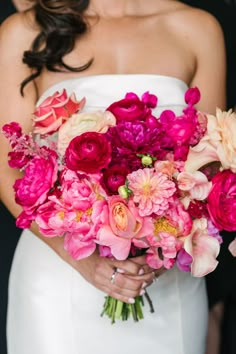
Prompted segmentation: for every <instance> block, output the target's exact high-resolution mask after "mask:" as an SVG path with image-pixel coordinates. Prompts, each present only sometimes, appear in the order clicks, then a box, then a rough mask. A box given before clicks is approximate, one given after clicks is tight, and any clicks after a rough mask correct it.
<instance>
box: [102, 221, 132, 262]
mask: <svg viewBox="0 0 236 354" xmlns="http://www.w3.org/2000/svg"><path fill="white" fill-rule="evenodd" d="M96 242H97V243H98V244H99V245H103V246H108V247H110V249H111V253H112V254H113V256H114V257H115V258H116V259H118V260H124V259H126V258H127V257H128V255H129V252H130V247H131V240H130V239H125V238H121V237H117V236H116V235H115V234H114V233H113V232H112V230H111V228H110V227H109V226H104V227H102V228H101V229H100V230H99V231H98V240H97V241H96Z"/></svg>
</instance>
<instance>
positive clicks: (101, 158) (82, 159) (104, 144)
mask: <svg viewBox="0 0 236 354" xmlns="http://www.w3.org/2000/svg"><path fill="white" fill-rule="evenodd" d="M65 160H66V166H67V167H68V168H69V169H70V170H72V171H83V172H85V173H97V172H99V171H101V170H102V169H103V168H106V167H107V166H108V164H109V162H110V160H111V146H110V143H109V142H108V141H107V139H106V137H105V136H104V134H101V133H96V132H88V133H84V134H81V135H79V136H77V137H75V138H74V139H73V140H71V142H70V144H69V146H68V148H67V149H66V153H65Z"/></svg>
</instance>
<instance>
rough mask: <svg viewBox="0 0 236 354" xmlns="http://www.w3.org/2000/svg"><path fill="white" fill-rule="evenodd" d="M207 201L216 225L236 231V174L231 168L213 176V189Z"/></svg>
mask: <svg viewBox="0 0 236 354" xmlns="http://www.w3.org/2000/svg"><path fill="white" fill-rule="evenodd" d="M207 202H208V204H207V208H208V211H209V214H210V217H211V220H212V222H213V223H214V225H215V226H216V227H217V228H218V229H219V230H226V231H235V225H236V213H235V209H236V174H235V173H233V172H231V171H230V170H225V171H222V172H218V173H217V174H216V175H215V176H214V177H213V178H212V189H211V191H210V193H209V195H208V197H207Z"/></svg>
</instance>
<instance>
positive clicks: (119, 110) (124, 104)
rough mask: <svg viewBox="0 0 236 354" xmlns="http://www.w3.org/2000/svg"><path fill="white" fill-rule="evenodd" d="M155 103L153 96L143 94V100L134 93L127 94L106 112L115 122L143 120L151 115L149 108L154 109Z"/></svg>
mask: <svg viewBox="0 0 236 354" xmlns="http://www.w3.org/2000/svg"><path fill="white" fill-rule="evenodd" d="M156 103H157V98H156V99H155V96H154V95H150V94H149V93H145V94H144V95H143V99H142V100H140V99H139V97H138V96H137V95H136V94H134V93H132V92H131V93H127V94H126V96H125V98H124V99H122V100H120V101H117V102H114V103H112V104H111V105H110V106H109V107H108V108H107V111H110V112H111V113H113V114H114V116H115V117H116V120H117V122H118V123H119V122H121V121H134V120H138V121H140V120H144V119H145V118H146V117H148V116H149V115H151V111H150V108H149V107H154V106H155V105H156Z"/></svg>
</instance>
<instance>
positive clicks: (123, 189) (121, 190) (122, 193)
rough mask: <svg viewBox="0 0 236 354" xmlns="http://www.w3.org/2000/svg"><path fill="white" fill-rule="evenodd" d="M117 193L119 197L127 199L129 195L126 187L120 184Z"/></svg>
mask: <svg viewBox="0 0 236 354" xmlns="http://www.w3.org/2000/svg"><path fill="white" fill-rule="evenodd" d="M118 193H119V196H120V197H121V198H124V199H127V198H128V196H129V192H128V188H127V187H126V186H120V187H119V188H118Z"/></svg>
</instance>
